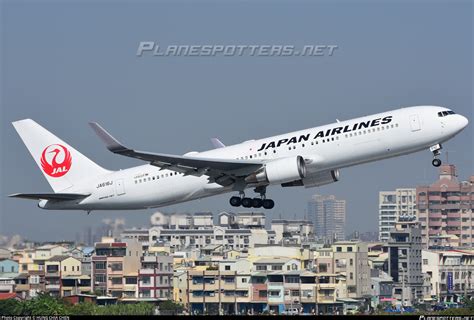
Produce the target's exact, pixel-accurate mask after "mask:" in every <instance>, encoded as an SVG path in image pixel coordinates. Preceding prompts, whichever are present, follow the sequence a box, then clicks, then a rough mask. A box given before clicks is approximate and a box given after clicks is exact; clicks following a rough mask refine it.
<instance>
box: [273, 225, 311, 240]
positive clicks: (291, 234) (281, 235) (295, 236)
mask: <svg viewBox="0 0 474 320" xmlns="http://www.w3.org/2000/svg"><path fill="white" fill-rule="evenodd" d="M271 230H273V231H274V232H275V242H276V243H282V242H285V244H287V245H289V244H293V245H301V244H302V243H304V242H307V241H310V240H312V239H313V238H314V233H313V232H314V226H313V224H312V223H311V221H307V220H291V219H274V220H272V224H271Z"/></svg>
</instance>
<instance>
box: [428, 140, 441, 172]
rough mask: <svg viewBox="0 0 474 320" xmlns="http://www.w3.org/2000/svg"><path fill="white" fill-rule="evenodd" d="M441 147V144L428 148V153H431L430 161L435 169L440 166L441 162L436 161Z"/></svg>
mask: <svg viewBox="0 0 474 320" xmlns="http://www.w3.org/2000/svg"><path fill="white" fill-rule="evenodd" d="M442 148H443V146H441V144H439V143H438V144H435V145H434V146H432V147H430V151H431V152H433V161H431V164H432V165H433V166H435V167H439V166H440V165H441V160H440V159H438V157H439V155H440V154H441V151H440V150H441V149H442Z"/></svg>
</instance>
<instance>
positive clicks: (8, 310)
mask: <svg viewBox="0 0 474 320" xmlns="http://www.w3.org/2000/svg"><path fill="white" fill-rule="evenodd" d="M21 306H22V305H21V302H20V301H17V300H15V299H7V300H0V315H14V314H20V313H21Z"/></svg>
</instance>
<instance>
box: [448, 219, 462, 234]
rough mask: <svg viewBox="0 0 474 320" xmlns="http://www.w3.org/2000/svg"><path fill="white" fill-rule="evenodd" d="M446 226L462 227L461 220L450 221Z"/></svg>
mask: <svg viewBox="0 0 474 320" xmlns="http://www.w3.org/2000/svg"><path fill="white" fill-rule="evenodd" d="M446 226H447V227H460V226H461V221H448V223H447V224H446ZM458 232H459V231H458Z"/></svg>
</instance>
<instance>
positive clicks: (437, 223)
mask: <svg viewBox="0 0 474 320" xmlns="http://www.w3.org/2000/svg"><path fill="white" fill-rule="evenodd" d="M429 226H430V227H442V226H443V222H442V221H430V222H429Z"/></svg>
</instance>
